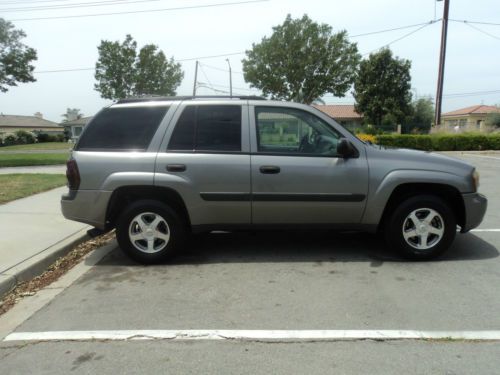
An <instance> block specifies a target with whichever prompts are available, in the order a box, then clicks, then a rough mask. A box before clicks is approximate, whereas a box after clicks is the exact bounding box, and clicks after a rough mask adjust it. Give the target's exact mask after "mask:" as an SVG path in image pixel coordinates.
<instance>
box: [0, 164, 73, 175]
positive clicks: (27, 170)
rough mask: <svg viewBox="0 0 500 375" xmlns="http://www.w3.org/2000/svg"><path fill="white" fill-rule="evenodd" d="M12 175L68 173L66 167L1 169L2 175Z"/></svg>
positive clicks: (38, 166) (43, 166)
mask: <svg viewBox="0 0 500 375" xmlns="http://www.w3.org/2000/svg"><path fill="white" fill-rule="evenodd" d="M11 173H57V174H64V173H66V165H64V164H62V165H36V166H29V167H5V168H0V174H11Z"/></svg>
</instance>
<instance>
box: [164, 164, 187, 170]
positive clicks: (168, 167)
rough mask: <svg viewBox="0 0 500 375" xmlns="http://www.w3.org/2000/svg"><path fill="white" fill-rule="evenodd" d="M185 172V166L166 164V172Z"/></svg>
mask: <svg viewBox="0 0 500 375" xmlns="http://www.w3.org/2000/svg"><path fill="white" fill-rule="evenodd" d="M185 170H186V165H185V164H167V171H169V172H184V171H185Z"/></svg>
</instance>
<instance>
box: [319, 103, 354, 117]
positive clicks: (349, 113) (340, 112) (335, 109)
mask: <svg viewBox="0 0 500 375" xmlns="http://www.w3.org/2000/svg"><path fill="white" fill-rule="evenodd" d="M313 107H316V108H317V109H319V110H320V111H321V112H324V113H325V114H327V115H328V116H330V117H332V118H334V119H361V118H363V115H361V114H359V113H358V112H356V110H355V109H354V104H325V105H319V104H315V105H313Z"/></svg>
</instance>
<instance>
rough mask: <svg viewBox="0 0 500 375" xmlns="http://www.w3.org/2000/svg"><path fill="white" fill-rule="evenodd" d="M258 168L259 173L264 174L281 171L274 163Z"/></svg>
mask: <svg viewBox="0 0 500 375" xmlns="http://www.w3.org/2000/svg"><path fill="white" fill-rule="evenodd" d="M259 170H260V173H264V174H278V173H280V171H281V169H280V167H277V166H275V165H263V166H262V167H260V168H259Z"/></svg>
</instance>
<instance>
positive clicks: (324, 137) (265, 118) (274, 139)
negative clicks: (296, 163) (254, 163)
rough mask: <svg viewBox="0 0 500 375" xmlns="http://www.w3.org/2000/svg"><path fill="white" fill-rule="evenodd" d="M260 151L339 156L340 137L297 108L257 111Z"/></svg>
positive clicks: (257, 109)
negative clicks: (338, 144)
mask: <svg viewBox="0 0 500 375" xmlns="http://www.w3.org/2000/svg"><path fill="white" fill-rule="evenodd" d="M255 120H256V124H257V141H258V150H259V152H266V153H285V154H313V155H332V156H333V155H336V154H337V143H338V140H339V138H340V136H339V134H338V133H337V132H336V131H335V130H333V129H332V128H331V127H330V126H329V125H328V124H327V123H325V122H324V121H323V120H321V119H319V118H318V117H316V116H314V115H313V114H311V113H309V112H306V111H301V110H297V109H294V108H273V107H257V108H256V109H255Z"/></svg>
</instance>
